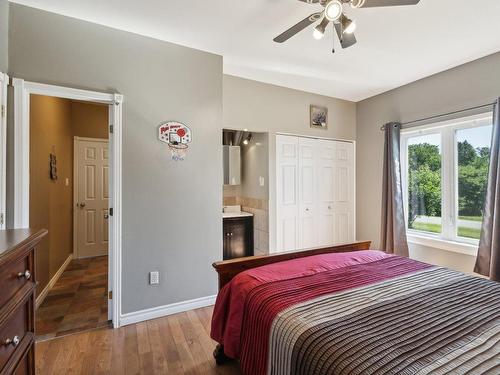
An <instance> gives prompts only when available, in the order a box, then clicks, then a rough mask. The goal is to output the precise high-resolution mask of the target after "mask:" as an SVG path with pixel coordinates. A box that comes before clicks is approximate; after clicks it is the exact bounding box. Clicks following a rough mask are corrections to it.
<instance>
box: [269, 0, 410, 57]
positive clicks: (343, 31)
mask: <svg viewBox="0 0 500 375" xmlns="http://www.w3.org/2000/svg"><path fill="white" fill-rule="evenodd" d="M299 1H302V2H304V3H308V4H320V5H322V6H323V7H324V9H323V10H322V11H321V12H316V13H313V14H311V15H310V16H309V17H307V18H305V19H303V20H302V21H300V22H299V23H297V24H296V25H294V26H292V27H291V28H289V29H288V30H286V31H285V32H284V33H282V34H280V35H278V36H277V37H276V38H274V41H275V42H277V43H283V42H286V41H287V40H288V39H290V38H291V37H292V36H294V35H295V34H297V33H299V32H301V31H302V30H304V29H305V28H306V27H308V26H310V25H312V24H313V23H315V22H317V21H319V20H321V21H320V22H319V24H318V25H317V26H316V27H315V28H314V32H313V37H314V39H317V40H319V39H322V38H323V36H324V35H325V30H326V27H327V26H328V25H329V24H330V22H331V23H332V24H333V29H334V30H335V33H336V34H337V36H338V38H339V40H340V45H341V46H342V48H348V47H350V46H352V45H354V44H356V37H355V36H354V31H355V30H356V23H355V22H354V21H353V20H351V19H350V18H349V17H347V15H346V14H345V12H344V5H348V4H349V5H350V6H351V7H352V8H354V9H358V8H374V7H387V6H396V5H416V4H418V3H419V2H420V0H299ZM332 52H335V46H334V48H333V49H332Z"/></svg>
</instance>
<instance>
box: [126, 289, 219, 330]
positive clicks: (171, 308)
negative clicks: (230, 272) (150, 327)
mask: <svg viewBox="0 0 500 375" xmlns="http://www.w3.org/2000/svg"><path fill="white" fill-rule="evenodd" d="M216 298H217V296H208V297H201V298H196V299H192V300H189V301H183V302H177V303H172V304H170V305H164V306H158V307H153V308H151V309H145V310H140V311H134V312H131V313H127V314H123V315H122V316H121V318H120V326H126V325H129V324H134V323H139V322H143V321H145V320H151V319H156V318H161V317H163V316H167V315H172V314H177V313H181V312H184V311H188V310H194V309H199V308H202V307H207V306H212V305H213V304H215V299H216Z"/></svg>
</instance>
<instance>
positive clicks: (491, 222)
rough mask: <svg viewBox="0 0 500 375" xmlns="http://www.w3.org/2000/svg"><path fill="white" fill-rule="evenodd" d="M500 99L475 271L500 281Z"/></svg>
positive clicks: (495, 110)
mask: <svg viewBox="0 0 500 375" xmlns="http://www.w3.org/2000/svg"><path fill="white" fill-rule="evenodd" d="M499 111H500V99H498V100H497V103H496V104H495V108H494V110H493V113H494V115H493V135H492V140H491V155H490V170H489V174H488V187H487V190H486V202H485V204H484V217H483V227H482V229H481V239H480V240H479V251H478V254H477V260H476V267H475V268H474V271H475V272H477V273H480V274H482V275H484V276H489V277H490V279H492V280H495V281H500V113H499Z"/></svg>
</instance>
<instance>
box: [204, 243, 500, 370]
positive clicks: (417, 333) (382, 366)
mask: <svg viewBox="0 0 500 375" xmlns="http://www.w3.org/2000/svg"><path fill="white" fill-rule="evenodd" d="M369 246H370V243H369V242H357V243H353V244H346V245H339V246H334V247H329V248H325V249H315V250H310V251H302V252H295V253H285V254H278V255H270V256H264V257H248V258H242V259H236V260H231V261H225V262H218V263H215V264H214V267H215V268H216V270H217V272H218V273H219V287H220V291H219V294H218V297H217V301H216V305H215V307H214V313H213V317H212V329H211V336H212V338H213V339H214V340H215V341H217V342H218V343H219V345H218V347H217V348H216V351H215V352H214V356H215V357H216V360H217V362H218V364H221V363H223V362H225V361H226V360H228V359H237V360H239V361H240V367H241V370H242V373H243V374H245V375H263V374H276V375H288V374H307V375H312V374H319V375H321V374H339V375H340V374H351V375H357V374H370V375H371V374H408V375H409V374H411V375H415V374H419V375H421V374H436V375H437V374H450V373H451V374H474V375H475V374H500V283H496V282H492V281H489V280H485V279H483V278H479V277H472V276H470V275H466V274H463V273H460V272H457V271H452V270H449V269H446V268H441V267H436V266H431V265H429V264H425V263H421V262H417V261H414V260H410V259H407V258H402V257H397V256H392V255H389V254H386V253H384V252H381V251H375V250H368V249H369Z"/></svg>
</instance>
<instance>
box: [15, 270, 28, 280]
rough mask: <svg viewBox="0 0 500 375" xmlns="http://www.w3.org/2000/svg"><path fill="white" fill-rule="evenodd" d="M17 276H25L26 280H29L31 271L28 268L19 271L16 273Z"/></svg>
mask: <svg viewBox="0 0 500 375" xmlns="http://www.w3.org/2000/svg"><path fill="white" fill-rule="evenodd" d="M17 277H19V278H22V277H25V278H26V280H29V279H30V278H31V272H30V271H29V270H26V271H24V272H19V273H18V274H17Z"/></svg>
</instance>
